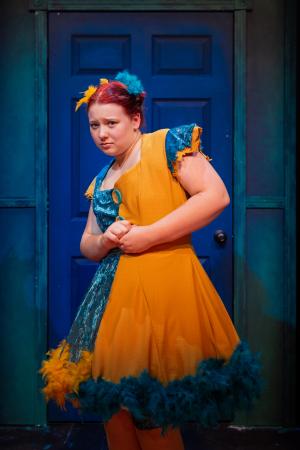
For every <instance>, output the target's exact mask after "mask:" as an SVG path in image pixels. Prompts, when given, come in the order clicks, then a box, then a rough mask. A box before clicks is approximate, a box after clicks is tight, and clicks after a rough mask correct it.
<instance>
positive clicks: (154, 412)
mask: <svg viewBox="0 0 300 450" xmlns="http://www.w3.org/2000/svg"><path fill="white" fill-rule="evenodd" d="M259 358H260V354H259V353H258V354H255V353H253V352H251V351H250V349H249V346H248V344H247V342H246V341H241V342H240V343H239V344H238V345H237V346H236V348H235V350H234V352H233V354H232V355H231V358H230V359H229V360H228V361H225V360H224V359H221V358H208V359H205V360H202V361H201V362H200V363H199V365H198V367H197V370H196V373H195V374H194V375H189V376H185V377H183V378H181V379H177V380H173V381H171V382H169V383H168V384H167V385H166V386H164V385H163V384H162V383H161V382H160V381H159V380H158V379H156V378H154V377H152V376H151V375H150V374H149V372H148V371H147V370H144V371H143V372H142V373H141V374H140V375H139V376H138V377H134V376H128V377H123V378H121V380H120V382H119V383H113V382H111V381H107V380H104V379H102V378H98V379H97V380H94V379H92V378H90V379H88V380H87V381H84V382H82V383H80V385H79V389H78V393H77V394H69V397H70V398H73V399H74V398H76V399H78V400H79V402H80V409H79V411H80V412H81V413H82V412H93V413H96V414H99V415H100V417H101V420H103V421H107V420H109V419H110V418H111V416H112V415H113V414H115V413H116V412H117V411H119V409H120V408H121V407H122V406H125V407H126V408H127V409H128V410H129V411H130V412H131V414H132V415H133V418H134V420H136V421H137V422H139V423H140V424H143V423H145V424H149V422H150V423H151V421H152V424H153V427H155V426H159V427H162V430H163V431H165V430H166V429H167V428H168V427H169V426H172V427H180V426H183V425H184V424H185V423H187V422H194V423H196V424H198V425H200V426H203V427H206V428H210V427H215V426H217V425H218V422H219V421H222V420H224V419H227V420H228V419H230V420H233V418H234V415H235V412H236V410H239V409H246V410H249V409H251V408H252V407H253V406H254V400H255V399H256V398H259V397H260V395H261V391H262V387H263V384H264V382H263V381H262V377H261V373H260V372H261V363H260V360H259ZM145 427H148V426H145ZM141 428H143V426H142V425H141Z"/></svg>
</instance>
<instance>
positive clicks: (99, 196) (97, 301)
mask: <svg viewBox="0 0 300 450" xmlns="http://www.w3.org/2000/svg"><path fill="white" fill-rule="evenodd" d="M112 162H113V161H112ZM111 164H112V163H111ZM111 164H109V165H107V166H105V167H104V168H103V169H102V170H101V172H100V173H99V174H98V176H97V178H96V183H95V190H94V195H93V211H94V213H95V216H96V219H97V223H98V225H99V227H100V228H101V230H102V231H103V232H105V230H106V229H107V228H108V227H109V225H111V224H112V223H113V222H114V221H115V219H116V217H119V216H118V214H119V205H120V204H121V202H122V194H121V192H120V191H119V190H118V189H107V190H104V191H100V189H99V187H100V186H101V183H102V180H103V179H104V177H105V175H106V173H107V171H108V169H109V167H110V165H111ZM121 254H122V251H121V250H120V249H118V248H115V249H113V250H111V251H110V252H109V253H108V254H107V255H106V257H105V258H103V259H102V260H101V261H100V263H99V267H98V269H97V271H96V273H95V275H94V277H93V279H92V281H91V284H90V286H89V288H88V291H87V293H86V294H85V296H84V298H83V300H82V302H81V304H80V306H79V309H78V311H77V314H76V317H75V319H74V322H73V324H72V327H71V329H70V332H69V334H68V337H67V338H66V341H67V342H68V343H69V344H70V360H71V361H73V362H77V361H78V360H79V359H80V354H81V351H82V350H88V351H90V352H91V351H93V348H94V344H95V339H96V336H97V332H98V329H99V325H100V323H101V319H102V316H103V314H104V311H105V307H106V304H107V301H108V298H109V294H110V290H111V286H112V283H113V280H114V276H115V273H116V270H117V266H118V263H119V259H120V256H121Z"/></svg>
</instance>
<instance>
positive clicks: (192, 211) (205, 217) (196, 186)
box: [120, 153, 230, 253]
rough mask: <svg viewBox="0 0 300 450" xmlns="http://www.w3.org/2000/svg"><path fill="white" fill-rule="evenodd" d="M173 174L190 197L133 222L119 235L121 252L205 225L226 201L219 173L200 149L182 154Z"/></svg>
mask: <svg viewBox="0 0 300 450" xmlns="http://www.w3.org/2000/svg"><path fill="white" fill-rule="evenodd" d="M177 177H178V180H179V182H180V184H181V185H182V187H183V188H184V189H185V190H186V191H187V192H188V193H189V194H190V196H191V197H190V198H188V200H187V201H186V202H185V203H184V204H183V205H181V206H179V207H178V208H176V209H175V210H174V211H172V212H171V213H169V214H167V215H166V216H165V217H163V218H162V219H159V220H158V221H156V222H154V223H153V224H151V225H147V226H143V227H138V226H133V227H132V229H131V230H130V231H129V232H128V233H127V234H126V235H125V236H124V237H123V238H122V239H120V242H121V248H122V249H123V250H124V251H125V252H128V253H130V252H132V253H134V252H141V251H144V250H146V249H148V248H150V247H152V246H154V245H158V244H162V243H165V242H171V241H174V240H176V239H178V238H180V237H182V236H185V235H187V234H190V233H191V232H193V231H195V230H198V229H200V228H203V227H205V226H206V225H208V224H209V223H210V222H212V221H213V220H214V219H215V218H216V217H217V216H218V215H219V214H221V212H222V211H223V210H224V209H225V208H226V206H228V205H229V203H230V197H229V194H228V192H227V189H226V187H225V185H224V183H223V181H222V179H221V177H220V176H219V175H218V173H217V172H216V171H215V170H214V168H213V166H212V165H211V164H210V163H209V162H208V161H207V159H206V158H205V157H204V156H203V155H202V154H201V153H196V154H193V155H192V156H186V157H184V158H183V160H182V162H180V163H178V170H177Z"/></svg>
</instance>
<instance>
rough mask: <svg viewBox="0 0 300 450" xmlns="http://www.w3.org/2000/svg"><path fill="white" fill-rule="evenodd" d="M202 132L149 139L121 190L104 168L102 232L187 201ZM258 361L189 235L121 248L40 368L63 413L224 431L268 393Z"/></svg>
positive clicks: (147, 219)
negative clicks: (131, 250)
mask: <svg viewBox="0 0 300 450" xmlns="http://www.w3.org/2000/svg"><path fill="white" fill-rule="evenodd" d="M201 132H202V129H201V128H200V127H199V126H197V125H196V124H191V125H182V126H180V127H177V128H172V129H162V130H158V131H156V132H154V133H148V134H144V135H143V136H142V147H141V158H140V161H139V162H138V163H137V164H136V165H135V166H134V167H132V168H131V169H129V170H128V171H127V172H125V173H124V174H123V175H122V176H121V177H120V178H119V180H118V181H117V182H116V184H115V187H114V188H113V189H107V190H101V189H100V188H101V184H102V181H103V179H104V178H105V175H106V173H107V171H108V169H109V167H110V166H111V164H112V163H113V161H112V162H111V163H110V164H109V165H107V166H105V167H104V168H103V169H102V170H101V171H100V173H99V174H98V175H97V176H96V177H95V179H94V180H93V182H92V183H91V185H90V186H89V188H88V190H87V192H86V196H87V197H88V198H90V199H91V200H92V205H93V210H94V213H95V216H96V218H97V222H98V225H99V227H100V228H101V230H102V231H105V230H106V228H107V227H108V226H109V225H110V224H111V223H113V222H114V221H115V220H122V219H127V220H129V221H130V222H131V223H133V224H136V225H148V224H151V223H153V222H155V221H157V220H159V219H160V218H162V217H164V216H165V215H166V214H168V213H170V212H171V211H172V210H174V209H176V208H177V207H179V206H180V205H181V204H183V203H184V202H185V201H186V200H187V194H186V192H185V191H184V189H183V188H182V187H181V185H180V184H179V182H178V181H177V179H176V162H177V161H178V160H180V159H181V158H182V157H183V156H184V155H185V154H187V153H191V152H197V151H200V152H202V150H201V145H200V135H201ZM202 153H203V152H202ZM203 155H204V154H203ZM204 156H205V157H206V158H207V159H208V160H210V159H209V157H207V156H206V155H204ZM259 358H260V354H254V353H253V352H251V350H250V349H249V346H248V344H247V342H246V341H242V340H241V339H240V338H239V336H238V334H237V332H236V330H235V328H234V325H233V323H232V321H231V318H230V316H229V314H228V313H227V310H226V308H225V306H224V304H223V302H222V300H221V298H220V296H219V295H218V292H217V291H216V289H215V287H214V285H213V284H212V282H211V280H210V278H209V277H208V275H207V274H206V272H205V270H204V269H203V267H202V265H201V264H200V262H199V260H198V258H197V256H196V254H195V251H194V248H193V246H192V244H191V236H190V235H189V236H185V237H183V238H181V239H178V240H176V241H173V242H171V243H167V244H161V245H158V246H155V247H152V248H151V249H149V250H147V251H145V252H143V253H139V254H124V253H122V251H121V250H119V249H114V250H112V251H110V252H109V254H108V255H107V256H106V257H105V258H104V259H103V260H101V261H100V263H99V266H98V269H97V271H96V273H95V276H94V278H93V280H92V282H91V284H90V287H89V289H88V291H87V293H86V295H85V297H84V298H83V300H82V303H81V304H80V306H79V309H78V311H77V315H76V317H75V320H74V322H73V324H72V327H71V330H70V332H69V335H68V336H67V337H66V338H64V339H62V340H61V342H60V343H59V345H58V347H57V348H55V349H51V350H49V351H48V352H47V358H46V359H45V360H44V361H43V362H42V366H41V368H40V373H41V374H42V376H43V378H44V380H45V387H44V388H43V393H44V395H45V398H46V400H50V399H52V400H54V401H55V402H56V403H57V404H58V405H60V407H61V408H65V404H66V401H69V402H71V403H72V405H73V406H75V407H76V408H78V410H79V412H80V413H82V412H93V413H97V414H98V415H99V417H100V418H101V420H103V421H107V420H109V419H110V418H111V416H112V415H113V414H114V413H116V412H117V411H119V409H120V408H126V409H127V410H129V411H130V412H131V413H132V415H133V418H134V420H135V421H136V424H137V426H139V427H140V428H147V427H155V426H160V427H162V428H163V429H165V428H167V427H168V426H173V427H177V426H182V425H183V424H184V423H186V422H195V423H197V424H200V425H202V426H204V427H214V426H216V425H217V424H218V422H220V421H222V420H228V419H230V420H232V419H233V418H234V414H235V411H236V410H238V409H248V410H249V409H250V408H252V407H253V405H254V400H255V399H256V398H259V396H260V395H261V390H262V385H263V383H262V377H261V364H260V360H259Z"/></svg>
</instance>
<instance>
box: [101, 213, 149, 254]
mask: <svg viewBox="0 0 300 450" xmlns="http://www.w3.org/2000/svg"><path fill="white" fill-rule="evenodd" d="M102 239H103V245H105V246H106V247H107V248H109V249H112V248H116V247H119V248H120V249H121V250H122V251H124V252H125V253H141V252H143V251H145V250H147V249H148V248H149V247H151V246H152V245H153V244H152V243H151V240H150V238H149V230H148V227H147V226H138V225H133V224H131V223H130V222H129V221H128V220H118V221H116V222H114V223H112V224H111V225H110V226H109V227H108V228H107V230H106V231H105V232H104V233H103V235H102Z"/></svg>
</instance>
